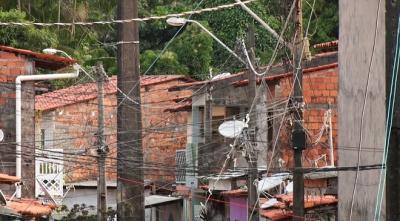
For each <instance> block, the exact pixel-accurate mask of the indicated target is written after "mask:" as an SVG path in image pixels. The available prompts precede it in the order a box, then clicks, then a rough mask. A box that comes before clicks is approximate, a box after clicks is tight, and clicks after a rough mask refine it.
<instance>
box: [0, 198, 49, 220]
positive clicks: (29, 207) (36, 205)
mask: <svg viewBox="0 0 400 221" xmlns="http://www.w3.org/2000/svg"><path fill="white" fill-rule="evenodd" d="M6 207H7V208H9V209H12V210H14V211H15V212H17V213H19V214H22V215H25V216H47V215H50V213H51V212H52V211H53V209H55V207H53V206H50V205H43V204H42V203H41V202H39V201H37V200H33V199H20V200H13V201H9V202H7V206H6Z"/></svg>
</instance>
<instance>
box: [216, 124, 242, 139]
mask: <svg viewBox="0 0 400 221" xmlns="http://www.w3.org/2000/svg"><path fill="white" fill-rule="evenodd" d="M246 127H248V125H247V124H246V123H245V122H243V121H239V120H231V121H226V122H224V123H222V124H221V125H219V127H218V131H219V133H220V134H221V135H222V136H224V137H227V138H235V137H237V136H239V135H240V134H241V133H242V131H243V128H246Z"/></svg>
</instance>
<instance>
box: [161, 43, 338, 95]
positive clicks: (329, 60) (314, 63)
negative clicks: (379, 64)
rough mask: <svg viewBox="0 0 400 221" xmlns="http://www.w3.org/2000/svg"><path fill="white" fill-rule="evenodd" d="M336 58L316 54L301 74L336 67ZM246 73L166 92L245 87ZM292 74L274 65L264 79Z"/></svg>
mask: <svg viewBox="0 0 400 221" xmlns="http://www.w3.org/2000/svg"><path fill="white" fill-rule="evenodd" d="M337 56H338V53H337V51H331V52H324V53H319V54H316V55H314V56H313V57H312V59H311V61H307V62H305V63H304V68H303V72H305V73H307V71H308V72H313V71H317V70H318V68H322V69H324V68H326V67H327V66H326V65H333V66H337V61H338V59H337V58H338V57H337ZM266 68H267V67H262V68H260V69H261V70H263V69H264V70H265V69H266ZM246 73H247V72H246V71H241V72H238V73H236V74H232V75H229V76H224V77H221V78H217V79H212V80H206V81H197V82H191V83H184V84H180V85H176V86H172V87H170V88H169V89H168V90H170V91H176V90H188V89H198V88H199V87H200V86H203V85H206V84H214V83H218V82H226V81H232V83H233V84H234V85H235V83H237V84H238V85H235V86H244V85H247V82H248V81H247V80H246V79H247V77H246ZM292 74H293V73H292V72H287V71H286V70H285V67H284V64H276V65H273V66H272V67H270V69H269V75H268V76H266V77H265V79H266V80H268V81H273V80H279V79H281V78H285V77H288V76H291V75H292ZM245 78H246V79H245Z"/></svg>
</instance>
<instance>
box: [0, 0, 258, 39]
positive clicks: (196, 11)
mask: <svg viewBox="0 0 400 221" xmlns="http://www.w3.org/2000/svg"><path fill="white" fill-rule="evenodd" d="M255 1H256V0H247V1H243V2H240V3H237V2H236V3H232V4H225V5H219V6H215V7H210V8H204V9H199V10H193V11H186V12H181V13H174V14H167V15H160V16H149V17H144V18H132V19H120V20H112V21H93V22H53V23H43V22H0V26H32V25H34V26H42V27H49V26H93V25H110V24H124V23H131V22H145V21H153V20H161V19H166V18H169V17H184V16H189V15H193V14H196V15H198V14H202V13H204V12H214V11H220V10H225V9H230V8H233V7H236V6H239V5H241V4H249V3H252V2H255ZM135 43H136V42H135Z"/></svg>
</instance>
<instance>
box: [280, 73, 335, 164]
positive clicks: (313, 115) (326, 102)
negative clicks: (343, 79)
mask: <svg viewBox="0 0 400 221" xmlns="http://www.w3.org/2000/svg"><path fill="white" fill-rule="evenodd" d="M278 85H279V88H280V90H279V91H280V93H279V94H278V96H280V97H288V96H289V95H290V92H291V90H292V85H293V78H292V77H289V78H284V79H282V80H280V82H279V83H278ZM303 95H304V101H305V104H306V106H305V109H304V127H305V128H306V129H307V131H308V133H309V135H310V138H309V139H308V142H307V145H308V146H307V149H306V150H305V151H304V152H303V162H304V166H306V167H308V166H314V163H315V160H316V159H317V158H319V157H320V156H322V155H323V154H326V156H327V158H326V161H325V160H323V159H322V160H319V161H317V162H316V163H317V165H318V166H324V165H325V162H328V164H329V162H330V159H329V157H330V154H329V145H328V133H327V132H326V131H325V132H324V133H323V135H322V137H321V139H320V140H319V142H318V143H314V142H315V141H316V140H317V137H318V136H317V135H318V133H319V132H320V130H321V127H322V126H323V122H324V114H325V112H326V111H327V110H328V108H329V106H330V107H331V108H332V127H333V131H332V134H333V144H334V155H335V158H334V160H335V164H336V162H337V157H336V156H337V150H336V147H337V128H338V126H337V98H338V68H337V66H336V67H335V66H334V67H329V68H326V69H322V70H317V71H313V72H305V73H304V76H303ZM278 121H279V122H280V119H278ZM290 131H291V126H290V122H289V121H288V120H286V121H285V122H284V126H283V128H282V130H281V132H280V133H281V136H280V140H279V145H280V148H279V149H280V150H281V152H280V153H279V154H280V157H281V158H282V159H283V160H284V161H285V162H286V163H285V166H286V167H293V166H294V164H293V150H292V144H291V137H290Z"/></svg>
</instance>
